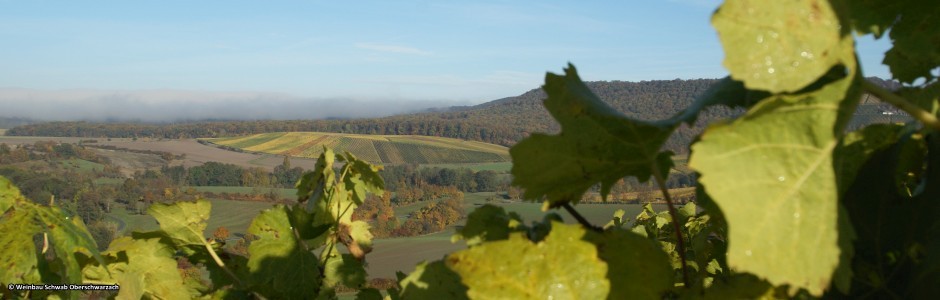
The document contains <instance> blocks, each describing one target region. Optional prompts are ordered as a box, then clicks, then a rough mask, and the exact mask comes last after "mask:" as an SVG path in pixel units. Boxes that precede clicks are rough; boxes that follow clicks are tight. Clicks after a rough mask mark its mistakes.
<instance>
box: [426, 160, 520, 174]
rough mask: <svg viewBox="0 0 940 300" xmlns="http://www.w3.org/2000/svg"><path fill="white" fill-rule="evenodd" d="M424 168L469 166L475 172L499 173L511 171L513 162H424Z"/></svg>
mask: <svg viewBox="0 0 940 300" xmlns="http://www.w3.org/2000/svg"><path fill="white" fill-rule="evenodd" d="M421 167H422V168H442V169H459V168H467V169H470V170H473V171H474V172H479V171H496V172H499V173H509V171H510V170H512V162H508V161H506V162H493V163H466V164H423V165H421Z"/></svg>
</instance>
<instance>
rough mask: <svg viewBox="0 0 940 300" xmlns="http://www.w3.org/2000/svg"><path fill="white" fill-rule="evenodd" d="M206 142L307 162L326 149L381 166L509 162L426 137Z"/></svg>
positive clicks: (301, 135) (299, 136) (495, 148)
mask: <svg viewBox="0 0 940 300" xmlns="http://www.w3.org/2000/svg"><path fill="white" fill-rule="evenodd" d="M205 140H206V141H209V142H212V143H214V144H217V145H222V146H226V147H232V148H237V149H241V150H245V151H250V152H258V153H268V154H276V155H290V156H296V157H308V158H316V157H319V156H320V154H321V153H322V152H323V146H326V147H328V148H331V149H333V150H334V151H336V152H337V153H342V152H343V151H349V152H350V153H353V154H354V155H356V157H358V158H361V159H364V160H367V161H369V162H372V163H380V164H403V163H415V164H465V163H474V164H476V163H501V164H502V165H500V164H496V165H492V166H488V165H486V164H481V166H480V167H481V168H498V169H506V165H505V164H508V161H509V149H508V148H506V147H503V146H499V145H493V144H487V143H481V142H474V141H464V140H458V139H451V138H442V137H429V136H414V135H409V136H404V135H364V134H339V133H322V132H286V133H285V132H279V133H264V134H256V135H250V136H241V137H228V138H214V139H205Z"/></svg>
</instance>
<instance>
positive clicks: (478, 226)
mask: <svg viewBox="0 0 940 300" xmlns="http://www.w3.org/2000/svg"><path fill="white" fill-rule="evenodd" d="M512 221H515V222H512ZM521 222H522V221H521V220H518V219H513V218H512V217H511V216H510V215H509V214H507V213H506V210H504V209H503V208H502V207H499V206H495V205H491V204H485V205H483V206H480V207H478V208H477V209H474V210H473V212H471V213H470V214H469V215H467V223H466V225H464V226H463V228H460V229H458V230H457V233H456V234H454V238H453V239H452V240H460V239H463V240H466V242H467V246H476V245H479V244H480V243H483V242H489V241H498V240H505V239H507V238H509V233H510V232H513V231H515V230H513V229H512V228H510V224H511V223H521Z"/></svg>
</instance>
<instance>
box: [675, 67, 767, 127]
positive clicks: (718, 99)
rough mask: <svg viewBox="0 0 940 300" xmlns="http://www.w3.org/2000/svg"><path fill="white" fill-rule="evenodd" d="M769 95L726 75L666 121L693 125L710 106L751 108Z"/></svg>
mask: <svg viewBox="0 0 940 300" xmlns="http://www.w3.org/2000/svg"><path fill="white" fill-rule="evenodd" d="M769 96H770V93H767V92H765V91H756V90H749V89H747V88H746V87H744V83H742V82H740V81H737V80H734V79H731V77H725V78H722V79H721V80H719V81H718V82H716V83H714V84H712V85H711V86H710V87H709V88H708V89H707V90H705V92H703V93H702V94H701V95H699V96H698V97H696V98H695V101H694V102H692V104H691V105H689V107H687V108H686V109H684V110H683V111H682V112H681V113H679V114H677V115H675V116H674V117H672V118H671V119H670V120H667V121H664V122H666V123H679V122H685V123H687V124H689V125H692V124H694V123H695V120H696V119H697V118H698V114H699V112H700V111H702V110H705V109H706V108H708V107H710V106H716V105H724V106H726V107H729V108H749V107H751V106H753V105H754V104H757V102H758V101H760V100H763V99H767V97H769Z"/></svg>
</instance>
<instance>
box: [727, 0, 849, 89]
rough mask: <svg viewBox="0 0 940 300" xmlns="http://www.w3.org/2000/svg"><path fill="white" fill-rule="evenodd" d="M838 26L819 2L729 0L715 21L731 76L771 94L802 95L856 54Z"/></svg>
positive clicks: (824, 3) (836, 19)
mask: <svg viewBox="0 0 940 300" xmlns="http://www.w3.org/2000/svg"><path fill="white" fill-rule="evenodd" d="M839 22H840V20H839V17H838V16H837V14H836V11H835V10H834V9H833V7H832V6H830V4H829V2H828V1H818V0H802V1H771V2H767V1H758V0H728V1H725V2H724V4H722V5H721V7H720V8H719V9H718V10H717V11H716V12H715V15H714V16H713V17H712V25H713V26H715V29H716V30H718V37H719V39H720V40H721V44H722V45H723V46H724V49H725V61H724V66H725V67H726V68H728V70H729V71H730V72H731V77H732V78H734V79H736V80H741V81H743V82H744V84H745V86H747V87H748V88H749V89H756V90H766V91H770V92H794V91H798V90H800V89H802V88H803V87H805V86H807V85H809V84H810V83H813V82H814V81H816V80H817V79H818V78H820V77H821V76H823V75H824V74H826V72H827V71H829V69H831V68H832V67H833V66H835V65H837V64H840V63H843V62H844V59H846V58H847V56H846V53H854V51H855V49H854V40H853V39H852V37H851V35H849V34H848V33H847V31H846V30H844V29H843V28H841V26H840V23H839ZM849 58H850V57H849ZM767 62H770V64H769V65H768V63H767Z"/></svg>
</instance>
